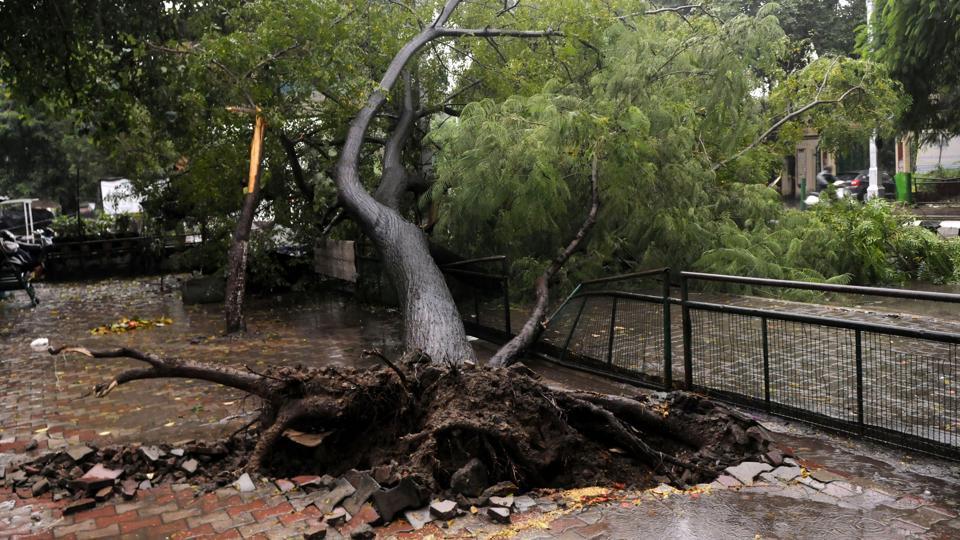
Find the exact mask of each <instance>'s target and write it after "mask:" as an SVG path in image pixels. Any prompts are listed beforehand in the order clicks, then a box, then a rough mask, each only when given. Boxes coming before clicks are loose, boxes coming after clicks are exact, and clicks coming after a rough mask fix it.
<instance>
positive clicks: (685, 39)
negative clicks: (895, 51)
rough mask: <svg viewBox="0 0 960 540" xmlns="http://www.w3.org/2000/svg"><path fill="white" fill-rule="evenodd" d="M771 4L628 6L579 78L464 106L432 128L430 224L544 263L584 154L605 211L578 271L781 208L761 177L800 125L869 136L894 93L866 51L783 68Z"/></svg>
mask: <svg viewBox="0 0 960 540" xmlns="http://www.w3.org/2000/svg"><path fill="white" fill-rule="evenodd" d="M773 13H774V11H773V7H772V6H771V7H770V8H768V9H761V10H760V11H759V12H758V13H757V14H756V15H755V16H749V15H740V16H736V17H734V18H732V19H730V20H728V21H726V22H722V21H720V20H718V19H716V18H715V17H712V16H709V15H689V16H686V17H684V18H680V17H674V16H671V14H669V13H660V14H656V15H641V16H637V17H631V18H630V19H629V20H626V21H623V22H617V23H615V24H612V25H611V26H609V27H608V28H607V29H606V30H605V31H604V32H603V34H602V35H601V36H600V37H599V39H598V40H597V41H596V45H597V48H598V50H599V55H600V59H601V63H602V65H603V66H604V67H603V69H601V70H597V71H596V72H594V73H593V74H591V75H590V77H589V78H587V79H572V80H571V79H565V78H563V77H557V78H555V79H552V80H551V81H550V82H548V83H547V84H545V85H543V86H542V87H541V89H540V90H539V91H538V92H536V93H533V94H530V95H514V96H511V97H509V98H507V99H506V100H503V101H496V100H493V99H487V100H482V101H478V102H476V103H473V104H471V105H469V106H468V107H467V108H465V109H464V111H463V114H462V115H461V117H460V118H459V120H450V121H447V122H445V123H444V126H443V127H442V128H441V129H439V130H437V131H436V133H435V135H433V138H434V140H435V141H436V142H437V143H438V144H439V146H440V147H441V148H442V152H441V154H440V161H439V165H438V173H439V176H440V178H441V183H440V184H439V185H438V186H437V188H436V190H435V197H444V205H443V207H442V208H443V219H442V220H441V222H440V227H439V228H440V230H441V231H442V233H443V234H446V235H447V236H448V238H449V241H450V242H451V243H452V244H454V245H455V246H458V247H460V248H465V249H469V250H471V251H473V252H477V253H479V252H482V251H486V252H489V251H490V250H497V251H501V252H506V253H509V254H510V255H511V256H512V257H514V258H516V259H518V260H519V261H520V262H519V263H518V264H519V265H520V267H521V270H522V271H527V270H529V271H531V272H534V271H539V270H538V268H539V266H540V265H541V264H542V263H541V262H540V261H543V260H545V259H548V258H550V257H551V256H552V255H553V250H555V249H556V246H558V245H561V244H562V239H563V238H567V237H569V236H570V235H571V234H572V231H573V230H575V228H576V226H577V225H578V224H579V222H580V221H581V220H582V217H581V216H582V215H583V213H584V212H585V211H586V209H585V203H584V201H586V200H588V196H587V194H588V189H589V181H588V179H589V165H590V160H589V156H591V155H592V153H593V152H594V151H599V152H600V153H601V155H602V160H601V164H600V169H601V175H600V177H601V185H602V200H603V209H602V211H601V217H600V223H599V225H598V227H597V229H595V233H594V235H595V236H594V238H593V240H592V241H591V243H590V253H589V255H588V256H586V257H583V259H582V260H581V261H580V262H581V266H580V268H581V269H582V270H583V271H584V272H587V273H597V272H598V271H599V269H598V268H596V265H597V264H609V261H619V265H622V266H623V267H630V266H634V265H637V266H645V267H651V266H660V265H664V266H672V267H680V268H688V267H691V266H692V265H693V264H694V263H695V262H696V261H697V259H698V258H699V257H700V255H701V254H703V253H705V252H707V251H709V250H711V249H713V248H714V247H715V246H716V236H715V232H716V228H717V227H718V226H719V224H720V223H721V222H726V221H728V220H729V222H730V223H732V224H735V225H736V226H737V227H741V228H742V227H745V228H751V227H757V226H760V225H763V224H765V223H766V222H767V221H769V220H772V219H776V218H777V216H778V215H779V213H780V211H781V210H780V209H781V204H780V202H779V201H778V199H777V197H776V194H775V192H774V191H773V190H770V189H768V188H766V187H765V185H764V184H765V183H766V182H769V181H770V180H771V179H772V178H774V177H775V176H776V174H777V172H776V171H777V170H778V169H779V167H780V166H781V164H782V158H781V156H782V155H784V153H788V152H789V149H790V148H791V147H792V145H793V144H794V143H795V142H796V141H797V140H798V139H799V138H800V137H802V136H803V132H804V130H805V129H809V128H814V129H818V130H820V131H821V132H822V133H824V135H825V141H826V143H827V144H828V145H830V144H839V143H841V142H842V141H844V140H846V139H848V138H852V137H856V138H866V137H867V136H868V134H869V133H870V130H871V129H872V126H874V125H887V126H889V125H890V123H891V119H892V118H893V116H894V115H895V114H896V112H897V111H898V109H899V107H901V106H902V103H901V100H900V98H899V94H898V89H897V87H896V85H895V84H894V83H893V82H892V81H890V80H889V78H888V77H886V76H885V71H884V69H883V67H882V66H879V65H876V64H872V63H869V62H866V61H863V60H854V59H849V58H840V57H823V58H820V59H818V60H816V61H814V62H812V63H810V64H809V65H807V66H806V67H805V68H804V69H802V70H800V71H798V72H794V73H790V74H786V73H784V72H783V71H782V69H781V67H780V66H781V62H782V59H783V58H784V55H786V54H788V53H789V48H788V43H789V41H788V39H787V38H786V36H785V35H784V33H783V30H782V29H781V28H780V26H779V24H778V20H777V18H776V17H775V16H774V15H773ZM773 75H775V76H776V78H772V77H771V76H773ZM619 265H618V266H619ZM591 266H593V267H591ZM623 267H621V268H613V270H617V269H624V268H623ZM610 270H611V268H609V267H608V268H606V269H605V271H610Z"/></svg>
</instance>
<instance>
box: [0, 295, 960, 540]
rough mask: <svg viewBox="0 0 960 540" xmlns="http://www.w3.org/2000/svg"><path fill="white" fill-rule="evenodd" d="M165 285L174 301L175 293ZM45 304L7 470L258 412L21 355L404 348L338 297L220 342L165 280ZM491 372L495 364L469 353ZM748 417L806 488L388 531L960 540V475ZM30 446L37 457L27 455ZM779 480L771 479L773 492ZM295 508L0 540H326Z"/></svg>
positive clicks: (22, 301)
mask: <svg viewBox="0 0 960 540" xmlns="http://www.w3.org/2000/svg"><path fill="white" fill-rule="evenodd" d="M169 284H170V280H169V279H168V281H167V285H168V286H169ZM38 292H39V294H40V295H41V298H42V300H43V303H42V304H41V306H40V307H39V308H36V309H30V308H28V307H27V301H26V298H25V297H22V295H17V296H15V297H14V298H13V299H8V300H5V301H3V302H0V338H2V340H0V376H2V377H3V383H2V384H3V385H4V392H3V393H2V396H0V463H4V462H7V461H10V460H15V459H18V458H20V457H22V456H24V455H31V456H33V455H37V454H38V453H40V452H44V451H47V450H48V449H55V448H59V447H65V446H70V445H74V444H78V443H80V442H87V441H93V442H95V443H97V444H110V443H114V442H132V441H138V442H143V443H147V444H150V443H158V442H173V441H178V440H183V439H191V438H203V439H212V438H216V437H218V436H221V435H224V434H226V433H229V432H231V431H232V430H233V429H236V427H238V426H240V425H242V424H243V423H245V420H246V419H247V413H249V412H250V411H252V410H253V409H254V408H255V404H253V403H248V402H247V401H245V400H244V399H243V396H242V395H240V394H239V393H238V392H235V391H231V390H226V389H223V388H221V387H218V386H216V385H211V384H207V383H202V382H198V381H186V380H156V381H138V382H136V383H131V384H129V385H125V386H121V387H119V388H117V389H116V390H114V391H113V392H112V393H111V394H110V395H109V396H107V397H105V398H102V399H96V398H94V397H92V396H89V395H87V394H88V393H89V391H90V388H91V387H92V386H93V385H94V384H96V383H98V382H105V381H109V379H110V378H111V376H112V375H113V374H116V373H117V372H119V371H120V370H122V369H124V368H125V367H130V366H133V365H135V363H134V362H133V361H128V360H106V359H103V360H100V359H97V360H91V359H87V358H82V357H79V356H76V355H73V356H70V357H67V358H54V357H50V356H49V355H47V354H46V353H38V352H33V351H31V350H30V349H29V343H30V342H31V341H32V340H33V339H35V338H37V337H47V338H49V339H50V340H51V342H52V343H53V344H66V343H71V344H78V345H83V346H86V347H89V348H109V347H114V346H121V345H122V346H130V347H134V348H138V349H141V350H149V351H151V352H155V353H158V354H164V355H177V356H180V357H185V358H192V359H202V360H206V361H211V362H222V363H228V364H232V365H239V366H249V367H250V368H251V369H257V367H258V366H263V365H265V364H267V363H302V364H305V365H322V364H327V363H330V362H334V363H340V364H344V365H353V366H358V367H362V366H364V365H368V364H366V363H365V362H364V361H362V360H360V359H359V356H360V352H361V351H362V350H363V349H365V348H373V347H380V348H384V349H387V350H389V349H390V348H391V347H396V346H397V344H398V338H399V326H398V324H397V316H396V314H395V313H393V312H390V311H387V310H372V309H367V308H362V307H358V306H357V305H355V304H354V303H353V302H351V301H350V300H349V299H348V298H347V297H344V296H337V295H326V296H306V295H294V296H289V295H288V296H283V297H266V298H257V299H254V300H253V301H251V302H250V303H249V305H248V318H249V326H250V332H249V333H248V334H247V335H246V336H245V337H243V338H239V339H234V338H223V337H219V332H220V328H221V324H222V317H221V311H220V309H219V307H218V306H183V305H182V303H181V302H180V299H179V294H178V293H176V292H170V291H162V290H161V289H160V287H159V280H157V279H155V278H154V279H135V280H111V281H104V282H96V283H87V284H57V285H47V284H41V285H40V287H39V290H38ZM134 316H137V317H142V318H148V319H156V318H159V317H169V318H170V319H172V321H173V322H172V323H171V324H170V325H168V326H163V327H154V328H148V329H141V330H134V331H131V332H127V333H124V334H117V335H107V336H93V335H91V334H90V330H91V329H93V328H95V327H97V326H100V325H103V324H108V323H111V322H114V321H116V320H117V319H120V318H122V317H134ZM476 345H477V347H478V350H479V353H480V356H481V357H484V356H486V355H487V354H488V353H489V351H490V347H489V346H488V345H485V344H483V343H482V342H476ZM528 364H529V365H530V366H531V367H533V368H534V369H536V370H537V371H538V372H540V373H541V374H542V375H543V376H544V378H545V380H546V381H547V382H548V383H549V384H551V385H555V386H560V387H568V388H582V389H591V390H596V391H602V392H608V393H615V394H625V395H629V394H634V393H636V392H637V389H635V388H633V387H630V386H627V385H623V384H619V383H615V382H612V381H610V380H607V379H602V378H599V377H596V376H593V375H589V374H584V373H581V372H576V371H571V370H567V369H564V368H560V367H557V366H554V365H552V364H546V363H542V362H538V361H532V360H531V361H528ZM748 414H751V415H753V416H756V417H757V418H758V419H759V420H760V421H761V422H762V423H763V424H764V425H765V426H767V427H768V428H769V429H771V430H772V431H774V432H775V433H777V440H778V442H779V443H780V444H781V445H783V446H786V447H791V448H792V449H793V450H794V451H795V452H796V454H797V456H798V459H799V460H800V464H801V465H803V466H804V467H805V470H806V471H807V472H808V473H813V474H814V478H816V477H817V476H818V475H820V477H821V478H825V479H826V478H827V477H825V476H823V475H822V473H821V472H818V470H823V471H832V472H833V473H835V474H836V475H837V477H829V478H830V480H831V481H830V482H825V483H819V484H818V483H813V482H810V481H809V480H807V479H804V478H795V479H791V480H788V481H780V480H777V481H767V480H764V479H760V478H758V479H757V481H758V482H759V484H756V485H750V486H745V485H742V484H740V483H739V482H737V481H735V480H734V481H733V482H729V481H728V480H725V481H724V482H726V484H728V485H719V484H714V485H712V486H710V487H702V488H701V489H698V490H693V491H691V492H683V493H682V492H676V491H675V490H672V489H666V488H659V491H658V490H656V489H655V490H649V491H646V492H633V491H629V490H625V491H616V492H611V493H604V494H603V495H602V496H593V497H586V498H584V497H577V496H576V494H573V495H569V494H542V495H541V496H540V497H539V498H538V502H539V503H540V504H539V505H538V506H537V507H535V508H534V509H532V510H529V511H527V512H524V513H517V514H515V515H514V516H513V523H512V524H511V525H509V526H504V525H497V524H493V523H492V522H491V521H490V519H489V518H488V517H487V516H485V515H483V512H482V511H481V512H479V513H478V514H476V515H467V516H464V517H461V518H458V519H455V520H452V521H451V522H449V523H446V522H445V523H440V524H437V523H433V524H430V525H428V526H426V527H425V528H423V529H421V530H419V531H413V530H412V527H410V526H409V525H408V524H406V522H405V521H403V520H398V521H396V522H394V523H392V524H390V526H389V527H386V528H381V529H379V531H378V534H379V536H380V537H384V538H388V537H398V538H407V537H409V538H427V537H430V535H433V537H434V538H443V537H451V538H474V537H480V538H487V537H498V538H507V537H516V538H570V539H581V538H623V539H627V538H646V537H650V538H815V537H822V538H901V537H907V538H909V537H915V538H956V537H960V519H958V518H957V511H958V508H957V506H958V504H960V467H958V464H957V463H951V462H946V461H942V460H936V459H933V458H927V457H923V456H918V455H913V454H910V453H907V452H903V451H898V450H893V449H889V448H885V447H881V446H877V445H873V444H869V443H863V442H857V441H853V440H850V439H846V438H842V437H836V436H832V435H827V434H825V433H822V432H819V431H817V430H814V429H812V428H810V427H807V426H805V425H802V424H796V423H790V422H786V421H784V420H782V419H777V418H774V417H770V416H765V415H759V414H757V413H753V412H750V413H748ZM32 441H36V445H37V448H36V449H33V450H29V451H27V450H26V448H27V447H28V445H31V443H32ZM768 480H769V479H768ZM303 497H304V494H303V493H297V492H293V493H290V494H287V495H280V494H279V492H278V491H277V489H276V488H275V487H274V486H273V485H272V484H268V483H265V482H262V481H261V482H260V483H259V484H258V489H257V490H256V491H255V492H252V493H242V494H241V493H237V492H236V491H235V490H233V489H232V488H228V489H223V490H219V491H217V492H215V493H211V494H207V495H203V496H195V491H194V489H193V488H192V487H191V486H187V485H179V486H162V487H156V488H153V489H151V490H148V491H146V492H141V494H139V495H138V496H137V498H136V499H135V500H133V501H122V500H120V499H119V498H115V499H113V500H111V501H108V502H107V503H105V504H103V505H101V506H100V507H98V508H95V509H93V510H88V511H85V512H81V513H78V514H74V515H70V516H66V517H64V516H62V515H61V512H62V507H63V501H58V502H54V501H52V499H51V498H50V495H49V494H48V495H45V496H42V497H38V498H33V497H31V496H30V495H29V493H22V492H21V493H20V494H19V495H17V494H15V493H13V492H11V491H10V490H9V489H2V490H0V537H11V536H14V535H15V534H24V535H26V534H36V535H38V536H37V537H38V538H39V537H45V538H97V537H118V536H126V537H130V538H166V537H178V538H185V537H190V536H203V535H207V536H209V537H215V536H218V535H219V536H221V537H234V538H237V537H255V536H258V535H259V537H267V538H287V537H298V536H302V535H303V534H305V533H306V532H309V531H310V530H313V529H311V527H313V528H315V527H316V520H317V519H318V516H317V511H316V507H315V506H310V505H309V504H304V503H303Z"/></svg>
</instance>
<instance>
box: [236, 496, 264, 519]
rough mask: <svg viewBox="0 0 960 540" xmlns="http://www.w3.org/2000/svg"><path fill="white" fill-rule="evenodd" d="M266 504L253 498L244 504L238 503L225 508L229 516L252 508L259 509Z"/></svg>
mask: <svg viewBox="0 0 960 540" xmlns="http://www.w3.org/2000/svg"><path fill="white" fill-rule="evenodd" d="M265 506H266V503H265V502H263V501H261V500H255V501H251V502H248V503H244V504H238V505H237V506H231V507H229V508H227V513H228V514H230V515H231V516H236V515H237V514H242V513H243V512H250V511H252V510H259V509H261V508H263V507H265Z"/></svg>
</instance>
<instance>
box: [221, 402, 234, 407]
mask: <svg viewBox="0 0 960 540" xmlns="http://www.w3.org/2000/svg"><path fill="white" fill-rule="evenodd" d="M234 403H236V401H224V402H223V406H224V407H229V406H230V405H233V404H234Z"/></svg>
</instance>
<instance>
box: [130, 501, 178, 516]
mask: <svg viewBox="0 0 960 540" xmlns="http://www.w3.org/2000/svg"><path fill="white" fill-rule="evenodd" d="M179 509H180V507H179V506H177V505H176V503H169V504H164V505H160V506H153V505H149V506H145V507H143V508H141V509H140V510H138V511H137V513H138V514H140V517H150V516H158V515H160V514H164V513H167V512H176V511H177V510H179Z"/></svg>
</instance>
